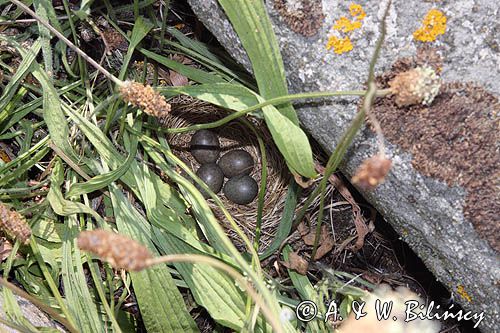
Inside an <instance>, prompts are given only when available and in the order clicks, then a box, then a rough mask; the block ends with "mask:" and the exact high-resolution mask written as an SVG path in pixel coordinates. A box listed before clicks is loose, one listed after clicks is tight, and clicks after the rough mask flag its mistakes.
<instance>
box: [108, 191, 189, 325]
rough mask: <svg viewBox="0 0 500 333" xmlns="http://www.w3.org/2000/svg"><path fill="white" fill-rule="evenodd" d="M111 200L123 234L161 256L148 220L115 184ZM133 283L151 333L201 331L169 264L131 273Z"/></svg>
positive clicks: (118, 225)
mask: <svg viewBox="0 0 500 333" xmlns="http://www.w3.org/2000/svg"><path fill="white" fill-rule="evenodd" d="M110 189H111V199H112V202H113V207H114V211H115V217H116V226H117V228H118V231H120V233H123V234H125V235H128V236H129V237H131V238H133V239H135V240H137V241H138V242H140V243H141V244H143V245H145V246H147V247H148V248H149V250H150V251H151V252H152V253H153V254H158V252H157V250H156V248H155V246H154V244H153V242H152V241H151V240H150V236H149V235H150V234H151V232H150V233H144V231H143V229H142V227H141V224H142V225H146V224H147V223H146V222H145V221H144V218H143V217H142V216H141V215H140V214H139V213H138V212H137V211H136V210H135V209H134V208H133V207H132V206H131V204H130V202H128V201H127V200H126V199H125V197H124V195H123V194H122V193H121V192H120V191H119V189H118V188H117V187H116V186H115V185H111V186H110ZM130 275H131V277H132V284H133V286H134V291H135V296H136V298H137V303H138V304H139V309H140V310H141V315H142V319H143V320H144V324H145V326H146V329H147V330H148V332H198V328H197V327H196V323H195V322H194V320H193V318H192V317H191V315H190V314H189V312H188V311H187V309H186V305H185V304H184V300H183V298H182V295H181V294H180V292H179V290H178V289H177V287H176V285H175V283H174V281H173V279H172V276H171V275H170V273H169V271H168V269H167V267H166V266H165V265H157V266H154V267H152V268H148V269H145V270H143V271H140V272H131V273H130Z"/></svg>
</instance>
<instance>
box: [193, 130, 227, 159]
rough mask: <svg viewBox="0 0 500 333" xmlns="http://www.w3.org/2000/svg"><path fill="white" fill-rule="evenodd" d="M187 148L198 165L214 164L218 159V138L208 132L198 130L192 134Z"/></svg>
mask: <svg viewBox="0 0 500 333" xmlns="http://www.w3.org/2000/svg"><path fill="white" fill-rule="evenodd" d="M189 148H190V150H191V154H192V155H193V157H194V158H195V159H196V160H197V161H198V162H200V164H205V163H215V162H216V161H217V159H218V158H219V154H220V143H219V138H218V137H217V135H216V134H215V133H214V132H211V131H209V130H200V131H197V132H196V133H194V134H193V136H192V137H191V142H190V144H189Z"/></svg>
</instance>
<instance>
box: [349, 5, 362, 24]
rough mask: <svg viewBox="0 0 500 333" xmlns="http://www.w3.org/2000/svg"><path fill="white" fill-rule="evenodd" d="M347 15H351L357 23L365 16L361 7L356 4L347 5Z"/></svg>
mask: <svg viewBox="0 0 500 333" xmlns="http://www.w3.org/2000/svg"><path fill="white" fill-rule="evenodd" d="M349 13H351V16H353V17H354V18H355V19H356V20H359V21H362V20H363V19H364V18H365V16H366V13H365V11H364V10H363V7H361V5H358V4H357V3H351V4H350V5H349Z"/></svg>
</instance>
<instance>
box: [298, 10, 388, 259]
mask: <svg viewBox="0 0 500 333" xmlns="http://www.w3.org/2000/svg"><path fill="white" fill-rule="evenodd" d="M390 7H391V0H389V1H388V3H387V7H386V9H385V12H384V15H383V17H382V21H381V22H380V37H379V39H378V40H377V44H376V45H375V51H374V52H373V56H372V59H371V61H370V67H369V71H368V91H366V93H365V98H364V102H363V108H362V110H361V112H359V113H358V114H357V115H356V117H355V118H354V120H353V122H352V124H351V126H350V128H349V129H348V130H347V132H346V133H345V134H344V136H343V137H342V139H341V141H340V143H339V145H338V146H337V148H336V149H335V151H334V153H333V154H332V155H331V156H330V158H329V160H328V163H327V164H326V169H325V173H324V175H323V179H321V182H320V185H319V186H318V187H317V188H316V189H315V190H314V192H313V194H312V195H317V194H318V192H319V193H321V197H320V204H319V212H318V219H317V223H316V235H315V238H314V246H313V251H312V254H311V260H314V257H315V256H316V251H317V249H318V243H319V239H320V235H321V224H322V223H323V213H324V212H323V210H324V205H325V189H326V184H327V182H328V179H329V178H330V176H331V175H332V174H333V173H334V172H335V170H337V167H338V165H339V164H340V162H341V161H342V159H343V158H344V155H345V153H346V151H347V148H348V147H349V145H350V144H351V142H352V140H353V139H354V137H355V136H356V134H357V133H358V131H359V129H360V128H361V125H362V124H363V121H364V118H365V116H366V114H367V113H368V112H369V110H370V107H371V105H372V104H373V101H374V99H375V97H376V95H377V87H376V85H375V83H374V81H375V64H376V63H377V59H378V57H379V55H380V50H381V49H382V44H383V42H384V38H385V34H386V24H385V19H386V17H387V14H388V13H389V8H390ZM382 140H383V138H382ZM382 149H383V147H382ZM314 197H315V196H314ZM314 197H313V198H314ZM308 201H309V198H308ZM311 201H312V200H311ZM304 207H307V206H304ZM303 210H304V209H303ZM301 213H302V212H301ZM303 214H305V211H304V212H303V213H302V217H303ZM299 216H300V214H299ZM301 219H302V218H301ZM296 222H297V221H296ZM299 223H300V220H299Z"/></svg>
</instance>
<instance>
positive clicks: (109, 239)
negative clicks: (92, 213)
mask: <svg viewBox="0 0 500 333" xmlns="http://www.w3.org/2000/svg"><path fill="white" fill-rule="evenodd" d="M78 247H79V248H80V249H82V250H84V251H88V252H90V253H93V254H95V255H96V256H98V257H100V258H101V259H103V260H104V261H107V262H109V263H110V264H111V266H113V267H114V268H116V269H121V268H123V269H125V270H128V271H140V270H142V269H144V268H147V267H148V263H147V261H148V260H149V259H151V258H152V256H151V253H150V252H149V250H148V249H147V248H146V247H145V246H144V245H142V244H140V243H138V242H136V241H135V240H133V239H131V238H128V237H125V236H122V235H119V234H116V233H113V232H110V231H105V230H101V229H99V230H91V231H83V232H81V233H80V235H78Z"/></svg>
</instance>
